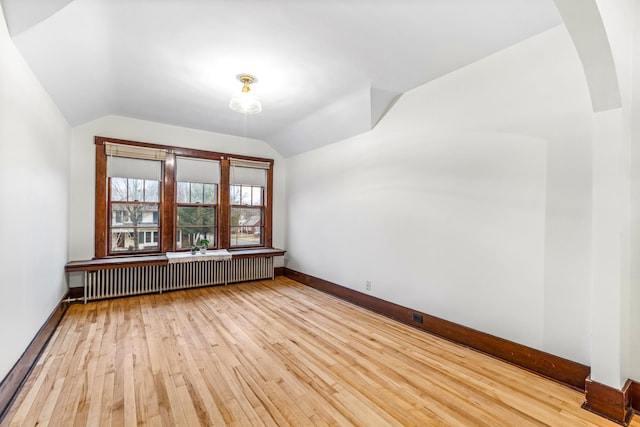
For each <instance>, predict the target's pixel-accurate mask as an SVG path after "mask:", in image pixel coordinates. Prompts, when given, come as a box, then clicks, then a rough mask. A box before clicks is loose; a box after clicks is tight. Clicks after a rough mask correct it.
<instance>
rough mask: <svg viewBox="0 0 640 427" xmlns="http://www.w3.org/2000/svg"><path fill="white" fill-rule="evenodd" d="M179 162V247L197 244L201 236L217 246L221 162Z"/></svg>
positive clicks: (177, 199)
mask: <svg viewBox="0 0 640 427" xmlns="http://www.w3.org/2000/svg"><path fill="white" fill-rule="evenodd" d="M176 162H177V164H176V181H177V182H176V209H177V212H176V224H177V225H176V249H177V250H180V249H189V248H191V247H192V246H194V245H196V246H197V245H199V242H200V240H202V239H206V240H207V241H208V242H209V247H210V248H215V247H217V239H216V236H217V227H216V223H217V215H216V213H217V212H216V211H217V200H218V183H219V182H220V164H219V162H217V161H212V160H202V159H193V158H183V157H178V158H177V159H176Z"/></svg>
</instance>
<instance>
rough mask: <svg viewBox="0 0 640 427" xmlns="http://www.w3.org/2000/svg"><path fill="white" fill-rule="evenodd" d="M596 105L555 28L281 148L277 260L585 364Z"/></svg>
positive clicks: (562, 35)
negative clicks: (348, 128)
mask: <svg viewBox="0 0 640 427" xmlns="http://www.w3.org/2000/svg"><path fill="white" fill-rule="evenodd" d="M590 107H591V103H590V100H589V95H588V89H587V84H586V81H585V77H584V72H583V70H582V68H581V64H580V61H579V59H578V57H577V54H576V52H575V48H574V46H573V44H572V42H571V39H570V37H569V35H568V34H567V32H566V29H565V28H564V27H558V28H556V29H553V30H550V31H548V32H545V33H543V34H541V35H538V36H536V37H534V38H532V39H529V40H527V41H525V42H523V43H520V44H519V45H516V46H513V47H512V48H509V49H507V50H504V51H502V52H499V53H497V54H495V55H492V56H490V57H488V58H485V59H483V60H481V61H478V62H477V63H474V64H472V65H470V66H468V67H465V68H463V69H461V70H458V71H456V72H454V73H451V74H448V75H446V76H444V77H442V78H440V79H438V80H435V81H433V82H431V83H428V84H426V85H424V86H421V87H419V88H417V89H414V90H413V91H411V92H408V93H406V94H405V95H403V97H402V98H401V99H400V101H399V102H398V103H397V104H396V105H395V107H394V108H393V109H392V110H391V111H390V112H389V113H388V114H387V116H386V117H385V118H384V119H383V120H382V121H381V122H380V123H379V125H378V126H377V127H376V128H375V129H374V130H373V131H371V132H369V133H367V134H363V135H360V136H357V137H354V138H351V139H348V140H344V141H341V142H339V143H336V144H333V145H330V146H326V147H323V148H320V149H317V150H315V151H312V152H308V153H304V154H300V155H298V156H295V157H292V158H290V159H287V162H286V164H287V218H288V221H287V233H286V235H287V244H286V247H287V250H288V254H287V266H288V267H289V268H292V269H294V270H298V271H302V272H304V273H307V274H311V275H313V276H317V277H321V278H323V279H326V280H330V281H332V282H335V283H338V284H340V285H343V286H347V287H349V288H353V289H356V290H359V291H363V292H364V291H365V286H364V285H365V281H367V280H370V281H371V282H372V290H371V292H370V293H371V294H372V295H374V296H377V297H380V298H383V299H385V300H388V301H391V302H394V303H398V304H401V305H404V306H407V307H411V308H414V309H416V310H420V311H424V312H427V313H429V314H433V315H436V316H439V317H442V318H444V319H447V320H450V321H453V322H456V323H460V324H463V325H466V326H470V327H472V328H475V329H478V330H481V331H484V332H488V333H490V334H494V335H497V336H500V337H503V338H506V339H509V340H512V341H515V342H519V343H522V344H525V345H529V346H532V347H535V348H538V349H542V350H544V351H548V352H551V353H554V354H557V355H560V356H562V357H566V358H569V359H572V360H575V361H578V362H581V363H587V364H588V363H589V332H590V331H589V311H588V310H589V283H590V249H591V248H590V241H591V236H590V221H591V218H590V207H591V206H590V203H591V172H590V171H591V169H590V168H591V154H590V153H591V140H592V118H593V114H592V112H591V108H590Z"/></svg>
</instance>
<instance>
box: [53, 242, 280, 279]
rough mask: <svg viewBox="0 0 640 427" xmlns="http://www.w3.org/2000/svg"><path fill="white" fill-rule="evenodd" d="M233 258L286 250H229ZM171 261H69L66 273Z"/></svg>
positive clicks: (158, 257) (132, 258) (163, 258)
mask: <svg viewBox="0 0 640 427" xmlns="http://www.w3.org/2000/svg"><path fill="white" fill-rule="evenodd" d="M227 250H228V251H229V252H230V253H231V255H232V258H260V257H276V256H283V255H284V254H285V252H286V251H285V250H284V249H277V248H256V249H227ZM168 263H169V259H168V258H167V256H166V255H165V254H164V253H163V254H157V255H147V256H129V257H111V258H95V259H92V260H86V261H69V262H68V263H67V264H66V265H65V267H64V271H65V272H67V273H73V272H76V271H96V270H109V269H112V268H121V267H123V266H127V267H138V266H151V265H167V264H168Z"/></svg>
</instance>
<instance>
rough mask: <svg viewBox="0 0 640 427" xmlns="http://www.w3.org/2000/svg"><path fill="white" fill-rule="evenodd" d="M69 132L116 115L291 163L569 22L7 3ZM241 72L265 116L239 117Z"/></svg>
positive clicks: (443, 4) (19, 40) (264, 6)
mask: <svg viewBox="0 0 640 427" xmlns="http://www.w3.org/2000/svg"><path fill="white" fill-rule="evenodd" d="M0 1H1V3H2V6H3V10H4V14H5V17H6V20H7V24H8V27H9V30H10V32H11V34H12V36H13V39H14V41H15V43H16V45H17V46H18V48H19V49H20V51H21V52H22V54H23V55H24V57H25V58H26V60H27V62H28V63H29V65H30V66H31V68H32V69H33V70H34V72H35V74H36V75H37V76H38V78H39V79H40V80H41V81H42V83H43V85H44V86H45V88H46V89H47V90H48V91H49V93H50V94H51V96H52V97H53V99H54V101H55V102H56V103H57V105H58V106H59V107H60V109H61V111H62V112H63V114H64V115H65V116H66V117H67V119H68V120H69V122H70V123H71V125H73V126H75V125H80V124H82V123H85V122H87V121H90V120H93V119H96V118H99V117H102V116H104V115H109V114H115V115H123V116H129V117H135V118H141V119H146V120H152V121H158V122H164V123H169V124H174V125H179V126H185V127H191V128H196V129H203V130H209V131H214V132H221V133H227V134H232V135H239V136H243V137H251V138H257V139H262V140H264V141H266V142H267V143H269V144H271V145H272V146H273V147H274V148H275V149H276V150H277V151H279V152H280V153H281V154H282V155H284V156H290V155H293V154H296V153H300V152H303V151H307V150H309V149H312V148H315V147H318V146H321V145H324V144H328V143H331V142H334V141H336V140H339V139H342V138H346V137H349V136H352V135H355V134H358V133H361V132H365V131H367V130H370V129H371V128H372V126H374V125H375V123H376V122H377V120H378V119H379V118H380V117H381V115H382V114H383V113H384V112H385V111H386V110H387V108H388V107H389V106H390V105H392V104H393V102H394V100H396V99H397V97H398V96H399V95H400V94H402V93H403V92H405V91H407V90H409V89H412V88H414V87H416V86H419V85H421V84H423V83H426V82H428V81H430V80H433V79H434V78H437V77H439V76H442V75H444V74H446V73H449V72H451V71H453V70H456V69H458V68H460V67H463V66H465V65H467V64H469V63H471V62H474V61H476V60H478V59H480V58H482V57H485V56H487V55H490V54H492V53H494V52H497V51H499V50H501V49H504V48H505V47H508V46H511V45H513V44H515V43H517V42H519V41H521V40H524V39H526V38H528V37H531V36H533V35H535V34H538V33H540V32H542V31H544V30H546V29H549V28H551V27H554V26H556V25H559V24H560V23H561V18H560V16H559V14H558V11H557V10H556V8H555V6H554V3H553V0H482V1H479V0H342V1H338V0H272V1H270V0H0ZM239 73H251V74H253V75H255V76H257V78H258V83H256V84H255V85H254V86H253V90H254V92H255V93H256V94H257V95H258V96H260V98H261V100H262V104H263V112H262V113H260V114H258V115H253V116H244V115H242V114H239V113H236V112H233V111H231V110H229V108H228V103H229V99H230V96H231V94H232V93H233V92H234V91H237V90H239V88H240V83H239V82H238V81H237V80H236V75H237V74H239Z"/></svg>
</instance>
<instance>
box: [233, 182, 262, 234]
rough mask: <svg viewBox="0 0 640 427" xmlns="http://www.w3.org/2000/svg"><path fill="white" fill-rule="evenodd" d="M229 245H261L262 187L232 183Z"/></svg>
mask: <svg viewBox="0 0 640 427" xmlns="http://www.w3.org/2000/svg"><path fill="white" fill-rule="evenodd" d="M229 193H230V199H231V202H230V203H231V246H261V245H262V229H263V216H264V215H263V205H262V200H263V193H264V188H263V187H257V186H253V185H232V186H231V188H230V190H229Z"/></svg>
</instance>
